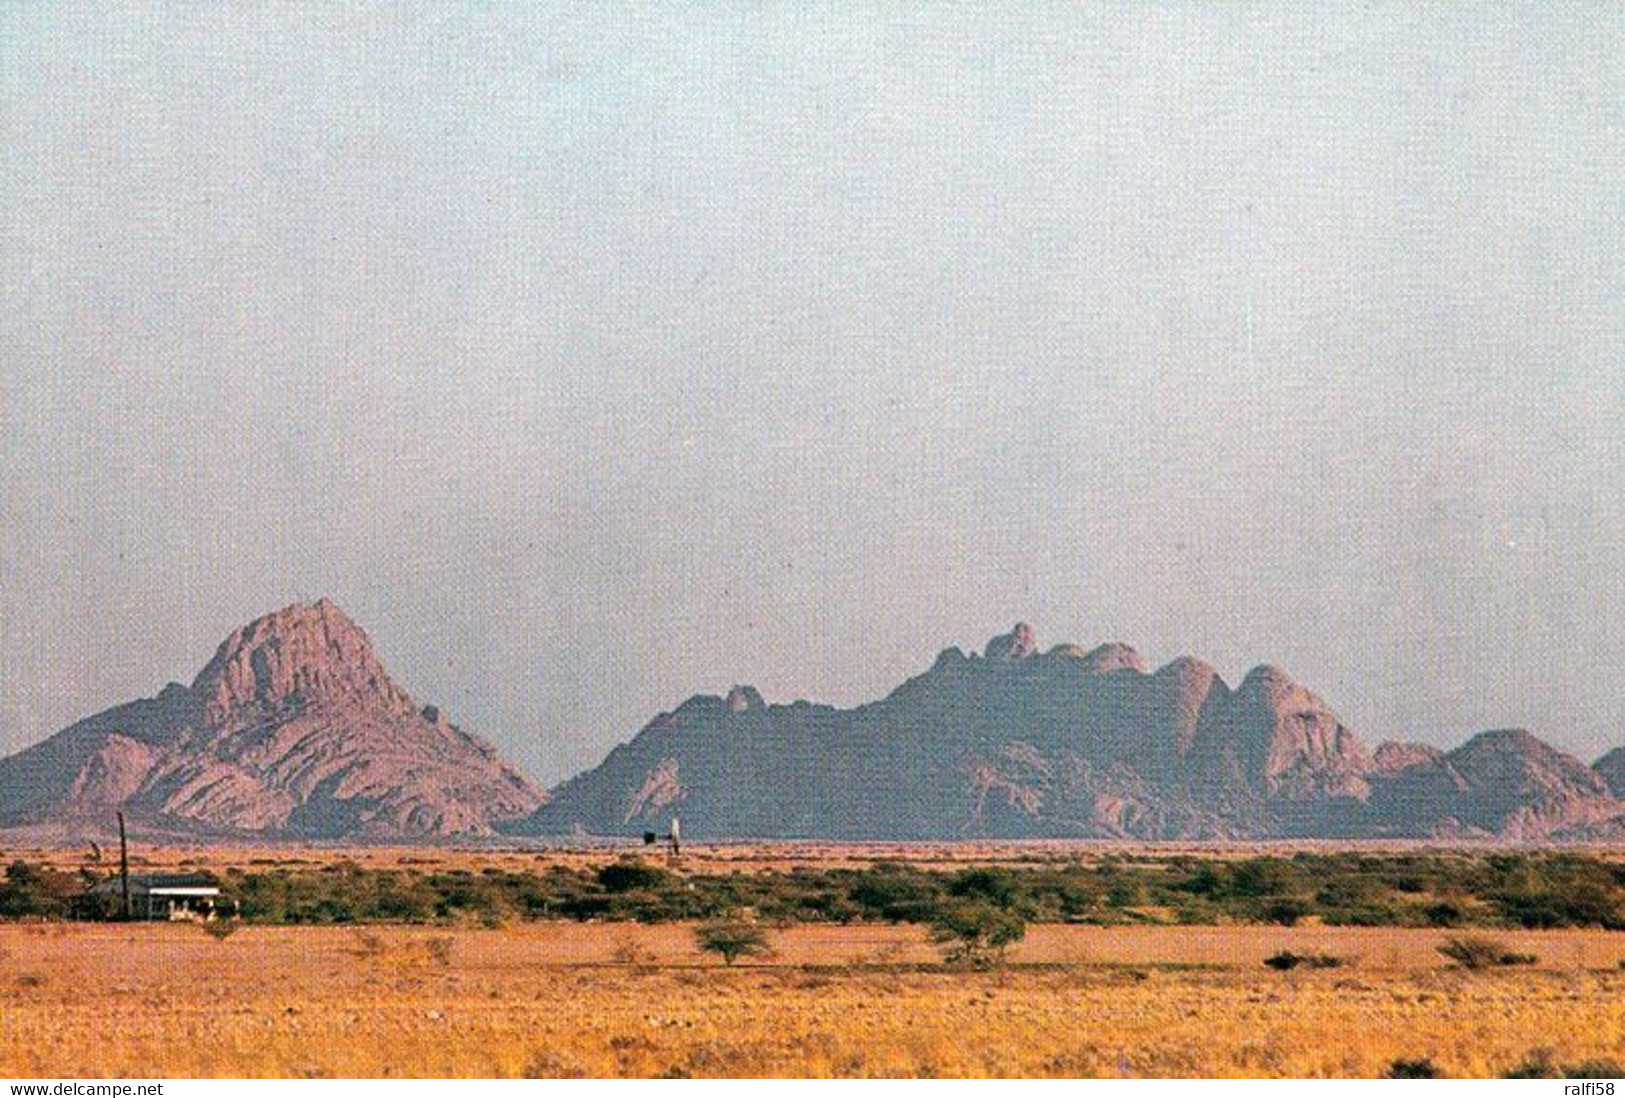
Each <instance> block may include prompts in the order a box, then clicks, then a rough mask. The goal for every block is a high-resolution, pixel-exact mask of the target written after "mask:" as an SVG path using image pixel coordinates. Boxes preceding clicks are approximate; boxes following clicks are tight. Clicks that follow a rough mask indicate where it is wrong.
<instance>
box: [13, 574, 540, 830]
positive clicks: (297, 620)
mask: <svg viewBox="0 0 1625 1098" xmlns="http://www.w3.org/2000/svg"><path fill="white" fill-rule="evenodd" d="M543 800H544V795H543V794H542V792H541V791H540V790H538V789H537V788H536V787H534V786H533V785H531V784H530V783H529V782H528V781H527V780H526V779H525V778H524V777H522V776H521V775H520V774H519V773H518V772H517V771H515V770H514V769H513V768H512V767H510V766H508V765H507V764H505V763H504V762H503V761H502V759H501V758H500V757H498V755H497V753H496V751H495V750H494V749H493V748H492V747H491V746H490V745H489V744H488V743H486V742H485V741H484V740H482V739H480V738H478V737H477V736H474V735H472V734H470V733H468V732H465V731H463V730H462V729H460V728H458V727H457V726H456V725H454V724H452V723H450V722H449V721H447V720H446V719H445V718H444V717H443V716H441V714H440V712H439V710H438V709H436V708H435V707H433V706H425V707H422V708H419V707H418V706H417V705H416V704H415V703H414V702H413V700H412V698H411V696H410V695H408V694H407V692H406V691H405V690H403V689H401V688H400V687H399V686H397V685H396V684H395V683H394V682H392V681H391V680H390V678H389V675H388V674H387V673H386V672H385V670H384V667H383V665H382V664H381V663H380V662H379V660H378V656H377V654H376V652H375V651H374V650H373V646H372V643H371V642H370V641H369V640H368V638H367V635H366V634H365V633H364V632H363V631H362V630H361V628H360V627H359V626H357V625H356V624H355V623H354V622H353V621H351V620H350V618H349V617H348V616H346V615H345V614H344V612H343V611H342V610H340V609H339V608H338V607H337V606H335V605H334V604H333V603H332V602H330V601H328V600H326V599H323V600H320V601H318V602H315V603H312V604H308V605H306V604H301V605H294V606H289V607H287V608H285V609H283V610H279V611H277V612H276V613H273V614H268V615H266V616H265V617H262V618H259V619H258V620H256V621H253V622H250V623H249V624H248V625H245V626H243V627H242V628H241V629H238V630H236V631H235V632H234V633H232V635H231V636H229V637H227V638H226V640H225V641H224V642H223V643H222V644H221V645H220V647H219V649H218V650H217V651H216V652H215V655H214V658H213V659H211V660H210V661H209V663H208V664H207V665H206V666H205V667H204V668H203V670H202V671H201V672H200V673H199V674H198V676H197V678H196V679H194V680H193V682H192V685H191V686H182V685H180V684H178V683H171V684H170V685H169V686H167V687H165V688H164V690H163V691H162V692H161V693H160V694H159V695H158V696H157V697H156V698H152V699H148V700H144V701H137V702H131V703H129V704H127V705H122V706H118V707H116V708H114V709H110V710H108V711H106V712H104V713H100V714H97V715H96V716H94V717H89V718H87V719H85V720H83V721H80V722H79V723H77V724H75V725H73V726H71V727H69V728H67V729H65V730H63V731H62V732H59V733H58V734H57V735H55V736H53V737H51V738H50V739H48V740H46V741H45V742H43V743H40V744H38V745H36V746H35V747H32V748H30V749H28V750H26V751H23V752H21V753H19V754H17V755H14V756H12V757H10V758H7V759H4V760H0V827H19V826H39V825H41V824H47V823H54V824H57V825H61V826H64V827H66V828H67V829H68V830H70V831H71V830H73V829H75V828H83V829H86V830H89V831H98V830H102V829H104V828H105V826H106V824H107V822H108V820H109V819H110V818H111V815H112V813H113V811H115V810H123V811H125V812H126V813H128V814H129V815H130V816H132V817H133V818H135V819H136V820H138V821H139V822H141V823H142V824H144V825H145V826H146V827H147V828H148V829H149V830H158V831H165V832H178V833H183V834H184V833H197V834H234V833H248V832H253V833H260V834H268V835H273V836H288V837H299V838H357V839H369V840H400V839H411V838H418V837H432V836H447V835H479V834H488V833H490V832H491V831H492V829H493V827H494V826H495V825H496V824H498V823H500V822H502V821H506V820H511V819H514V818H516V817H523V816H524V815H526V814H527V813H530V812H532V811H534V810H535V809H536V808H537V807H538V806H539V805H540V804H541V803H542V802H543Z"/></svg>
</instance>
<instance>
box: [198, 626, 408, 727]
mask: <svg viewBox="0 0 1625 1098" xmlns="http://www.w3.org/2000/svg"><path fill="white" fill-rule="evenodd" d="M192 691H193V693H195V694H197V695H199V696H200V697H202V698H203V699H204V705H205V708H206V711H207V713H208V715H209V718H210V720H211V721H213V722H214V723H216V724H227V723H231V722H233V721H241V720H245V719H258V718H261V717H263V716H264V715H266V714H271V713H275V712H277V711H278V710H281V709H283V708H286V707H288V706H290V705H306V706H314V705H357V706H361V707H364V708H366V709H367V710H369V711H371V712H375V713H391V714H403V713H405V712H406V711H408V710H410V709H411V708H412V699H411V698H409V697H408V696H407V694H406V691H404V690H402V689H400V688H399V687H397V686H396V685H395V684H394V683H392V682H390V681H389V676H388V675H387V674H386V673H385V672H384V668H383V665H382V664H380V663H379V662H378V657H377V655H375V654H374V652H373V648H372V643H371V641H369V640H368V639H367V635H366V634H365V633H363V632H362V631H361V628H360V627H359V626H357V625H356V624H355V622H353V621H351V620H350V619H349V618H348V617H346V616H345V614H344V612H343V611H341V610H340V609H339V608H338V607H337V606H334V605H333V604H332V603H331V602H329V601H328V600H326V599H322V600H321V601H319V602H316V603H314V604H313V605H309V606H303V605H299V606H290V607H288V608H287V609H286V610H282V611H279V612H277V613H275V614H268V615H267V616H265V617H263V618H260V619H259V620H258V621H254V622H250V623H249V624H248V625H245V626H243V627H242V628H241V629H239V630H237V631H236V632H235V633H233V634H232V635H231V636H230V637H227V638H226V640H225V642H224V643H223V644H221V646H220V648H219V650H218V651H216V652H215V655H214V659H212V660H210V661H209V664H208V666H207V667H205V668H204V669H203V670H202V672H201V673H199V675H198V677H197V679H196V680H194V681H193V683H192Z"/></svg>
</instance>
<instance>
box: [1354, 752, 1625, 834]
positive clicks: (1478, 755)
mask: <svg viewBox="0 0 1625 1098" xmlns="http://www.w3.org/2000/svg"><path fill="white" fill-rule="evenodd" d="M1401 753H1403V756H1404V757H1403V758H1402V757H1401ZM1377 757H1378V760H1379V763H1385V764H1386V766H1385V767H1384V769H1383V772H1382V775H1381V777H1380V778H1379V779H1378V780H1377V781H1376V782H1375V783H1374V787H1373V795H1372V798H1371V803H1370V808H1371V810H1372V815H1373V817H1374V819H1375V821H1376V822H1375V823H1374V829H1375V830H1376V831H1378V832H1379V833H1381V834H1385V835H1394V836H1397V837H1409V838H1426V837H1433V836H1439V835H1445V834H1449V835H1460V836H1498V837H1501V838H1506V839H1543V838H1550V837H1562V836H1564V835H1565V834H1566V833H1568V832H1571V831H1578V830H1582V829H1587V828H1591V827H1594V826H1597V825H1600V824H1603V823H1606V822H1608V821H1611V820H1613V819H1614V818H1616V817H1621V816H1622V815H1625V804H1622V803H1621V802H1620V800H1619V799H1618V798H1617V797H1616V796H1614V795H1613V794H1612V793H1610V791H1609V788H1608V783H1607V782H1605V781H1604V780H1603V778H1602V776H1601V775H1600V774H1598V773H1597V772H1596V771H1594V770H1593V769H1591V768H1590V767H1588V766H1586V765H1585V764H1584V763H1582V762H1581V761H1580V760H1578V759H1576V758H1574V757H1573V756H1572V755H1567V754H1564V753H1563V752H1561V751H1559V750H1557V749H1556V748H1555V747H1552V746H1551V745H1550V744H1547V743H1543V742H1541V741H1540V740H1538V739H1536V738H1535V737H1534V736H1532V735H1530V734H1529V733H1528V732H1527V731H1525V730H1523V729H1521V728H1511V729H1499V730H1496V731H1493V732H1481V733H1479V734H1478V735H1476V736H1474V737H1473V738H1472V739H1470V740H1468V741H1467V742H1466V743H1465V744H1463V745H1462V746H1460V747H1458V748H1456V749H1455V750H1454V751H1439V750H1437V749H1431V748H1422V747H1418V746H1417V745H1414V744H1411V745H1395V744H1384V745H1383V746H1382V747H1381V748H1379V749H1378V752H1377Z"/></svg>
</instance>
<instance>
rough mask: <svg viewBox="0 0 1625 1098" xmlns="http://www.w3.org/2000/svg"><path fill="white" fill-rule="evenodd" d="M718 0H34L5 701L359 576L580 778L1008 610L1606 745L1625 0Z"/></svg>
mask: <svg viewBox="0 0 1625 1098" xmlns="http://www.w3.org/2000/svg"><path fill="white" fill-rule="evenodd" d="M745 7H747V6H746V5H733V4H727V5H703V6H700V7H696V8H693V9H683V8H680V7H671V6H662V7H661V8H660V9H659V10H656V9H655V8H654V7H653V6H652V5H651V6H650V7H649V8H648V9H646V10H642V11H641V12H638V11H635V10H634V6H632V5H596V4H581V5H568V6H558V7H551V6H549V7H543V6H541V5H532V4H528V3H527V4H517V3H515V4H510V5H496V6H488V5H468V6H444V7H434V6H430V5H419V4H411V5H394V4H382V5H377V6H368V5H359V6H353V5H343V6H341V5H304V4H287V5H280V4H271V5H248V4H236V5H182V4H175V5H158V6H151V7H148V6H141V5H113V6H108V5H85V6H75V5H72V4H67V3H56V2H36V3H8V4H4V5H3V6H0V750H13V749H16V748H20V747H23V746H25V745H26V744H29V743H31V742H33V741H35V740H37V739H40V738H43V737H44V736H46V735H47V734H49V733H51V732H53V731H55V730H56V729H57V728H59V727H61V726H63V725H65V724H67V723H68V722H70V721H71V720H73V719H75V718H77V717H80V716H83V715H86V714H88V713H90V712H92V711H95V710H97V709H100V708H103V707H105V706H108V705H110V704H113V703H116V702H119V701H123V700H127V699H129V698H132V697H135V696H140V695H149V694H151V693H153V692H155V691H156V690H157V689H158V688H160V687H161V686H162V685H163V684H164V683H165V682H166V681H168V680H170V679H180V680H190V678H191V676H192V675H193V674H194V673H195V672H196V670H197V669H198V668H199V667H200V666H201V665H202V663H203V662H204V661H205V660H206V659H207V658H208V656H209V655H210V653H211V651H212V650H213V647H214V645H215V644H216V643H217V642H218V641H219V640H220V639H221V638H222V637H223V636H224V635H225V634H226V633H227V632H228V631H229V630H230V629H231V628H232V627H234V626H235V625H237V624H239V623H241V622H243V621H246V620H247V619H249V618H252V617H254V616H256V615H258V614H260V613H263V612H265V611H268V610H271V609H274V608H277V607H280V606H282V605H284V604H286V603H288V602H291V601H294V600H296V599H305V598H314V597H316V596H318V595H322V594H326V595H330V596H331V597H333V598H334V599H336V600H337V601H338V602H339V603H340V604H341V605H343V606H344V607H345V608H346V609H348V610H349V612H350V613H351V614H352V615H353V616H354V617H355V618H356V619H357V620H358V621H359V622H361V624H362V625H363V626H364V627H366V628H367V629H368V631H369V632H370V633H371V635H372V637H373V639H374V641H375V642H376V643H377V645H378V647H379V649H380V651H381V654H382V656H383V658H384V660H385V662H386V664H387V665H388V666H389V667H390V668H391V669H392V671H393V672H394V674H395V676H396V678H397V679H399V680H400V682H401V683H402V685H404V686H406V687H407V688H408V689H409V690H411V691H412V692H413V693H414V695H415V696H417V697H418V698H419V699H420V700H423V701H434V702H437V703H439V704H440V705H441V706H442V707H443V708H445V709H446V710H447V712H448V713H449V714H450V715H451V716H452V717H453V719H455V720H458V721H460V722H461V723H464V724H466V725H468V726H470V727H473V728H476V729H478V730H480V731H482V732H485V733H486V734H488V735H490V736H491V737H492V738H493V739H495V740H496V741H497V742H498V743H499V744H500V745H501V746H502V747H503V748H505V749H507V750H508V751H509V752H510V753H511V754H512V755H513V757H514V758H515V759H516V760H517V761H518V762H519V763H520V764H521V765H522V766H523V767H525V768H526V769H528V770H529V771H530V772H531V773H532V774H533V775H534V776H535V777H537V778H539V779H542V780H545V781H549V782H551V781H554V780H556V779H559V778H561V777H564V776H566V775H567V774H569V773H570V772H573V771H574V770H575V769H577V768H579V767H581V766H583V765H585V764H588V763H590V762H593V761H596V759H597V757H598V756H599V755H600V754H601V753H602V752H603V751H604V750H605V749H607V748H608V747H609V746H611V745H612V744H614V743H615V742H618V741H620V740H624V739H626V738H628V737H630V736H631V735H632V733H633V732H634V731H635V730H636V729H637V727H638V726H639V725H641V724H642V722H643V721H644V720H645V719H647V718H648V717H649V716H651V715H652V714H653V713H655V712H656V711H657V710H660V709H664V708H670V707H671V706H673V705H675V704H676V703H677V702H679V701H681V700H682V699H683V698H684V697H686V696H688V695H689V694H691V693H695V692H698V691H702V690H703V691H714V690H722V689H726V688H727V686H728V685H729V684H730V683H733V682H736V681H739V682H751V683H755V684H757V685H758V686H759V687H760V688H761V689H762V690H763V691H764V693H765V694H766V695H767V696H768V697H769V698H770V699H773V700H789V699H792V698H796V697H811V698H817V699H822V700H828V701H833V702H839V703H852V702H858V701H863V700H867V699H870V698H872V697H874V696H876V695H877V694H879V693H881V692H882V691H884V690H885V689H887V688H888V687H890V686H891V685H893V684H895V683H896V682H898V681H899V680H900V679H901V678H902V677H903V676H905V675H907V674H910V673H913V672H916V671H918V670H921V669H923V668H924V667H925V666H927V665H928V664H929V663H930V661H931V659H932V657H933V656H934V655H935V653H936V651H937V650H938V649H939V648H941V647H943V646H945V645H948V644H959V645H962V646H965V647H967V648H968V647H977V648H979V647H980V646H981V645H982V642H983V641H984V640H985V639H986V637H987V636H988V635H990V634H992V633H994V632H996V631H1002V630H1003V629H1005V628H1007V627H1008V626H1009V625H1010V624H1011V622H1013V621H1014V620H1015V619H1017V618H1023V619H1027V620H1030V621H1032V622H1033V623H1034V624H1035V625H1036V626H1037V628H1038V630H1039V633H1040V637H1041V639H1042V640H1044V641H1045V642H1057V641H1061V640H1076V641H1080V642H1083V643H1092V642H1095V641H1099V640H1105V639H1121V640H1125V641H1128V642H1130V643H1133V644H1135V645H1136V646H1137V647H1139V648H1140V649H1141V650H1142V651H1143V652H1145V653H1146V654H1147V656H1148V657H1149V658H1150V659H1151V660H1152V661H1154V662H1158V663H1160V662H1162V661H1164V660H1167V659H1170V658H1172V657H1174V656H1176V655H1179V654H1181V653H1184V652H1191V653H1194V654H1197V655H1200V656H1203V657H1205V658H1207V659H1210V660H1212V661H1213V662H1214V663H1216V664H1217V665H1218V667H1219V669H1220V671H1221V672H1222V673H1223V674H1225V675H1226V677H1228V678H1230V679H1231V681H1234V680H1235V679H1236V678H1237V677H1238V676H1239V675H1240V674H1242V673H1243V672H1244V671H1245V670H1246V669H1247V668H1248V667H1249V666H1251V665H1252V664H1255V663H1259V662H1264V661H1270V662H1277V663H1281V664H1283V665H1284V666H1286V667H1287V668H1288V669H1289V670H1290V671H1291V672H1293V674H1294V675H1296V676H1297V677H1298V678H1300V679H1302V680H1303V681H1305V682H1306V683H1308V684H1310V685H1311V686H1313V687H1315V688H1316V689H1318V690H1319V691H1321V692H1322V693H1323V694H1324V695H1326V697H1327V698H1328V700H1329V701H1331V703H1332V704H1333V706H1334V707H1335V708H1337V709H1338V711H1339V712H1340V713H1341V714H1342V715H1343V717H1344V718H1345V720H1347V721H1348V722H1349V723H1351V724H1352V725H1353V726H1354V727H1356V728H1357V729H1358V730H1360V731H1361V732H1362V734H1364V735H1365V736H1366V737H1367V738H1368V740H1370V741H1371V742H1373V743H1375V742H1376V741H1377V740H1380V739H1382V738H1385V737H1407V738H1417V739H1421V740H1427V741H1432V742H1438V743H1453V742H1456V741H1458V740H1459V739H1461V738H1463V737H1465V736H1466V735H1467V734H1470V733H1472V732H1474V731H1478V730H1481V729H1483V728H1487V727H1497V726H1504V725H1526V726H1528V727H1530V728H1532V729H1534V730H1535V731H1537V732H1538V733H1539V734H1541V735H1543V736H1546V737H1547V738H1549V739H1551V740H1552V741H1554V742H1555V743H1558V744H1559V745H1561V746H1564V747H1566V748H1568V749H1571V750H1574V751H1576V752H1578V753H1579V754H1581V755H1582V756H1584V757H1585V758H1587V759H1590V758H1591V757H1594V756H1595V755H1597V754H1598V753H1600V752H1601V751H1602V750H1603V748H1605V747H1607V746H1611V745H1616V744H1620V743H1625V673H1622V670H1621V669H1622V668H1625V261H1622V256H1625V7H1622V6H1621V5H1619V4H1615V3H1598V4H1594V5H1569V6H1564V5H1530V6H1527V7H1519V6H1512V5H1507V4H1499V3H1497V4H1486V5H1483V6H1460V7H1451V6H1447V5H1431V4H1429V5H1423V4H1409V3H1404V4H1395V5H1392V6H1383V5H1366V4H1362V5H1359V6H1358V7H1351V8H1348V9H1344V10H1343V11H1342V13H1341V14H1332V13H1323V12H1322V11H1321V8H1322V5H1319V4H1302V5H1298V4H1268V5H1261V6H1258V7H1254V8H1251V9H1248V8H1244V7H1240V6H1236V5H1196V4H1189V5H1187V4H1171V5H1167V6H1153V5H1132V4H1109V5H1100V6H1098V7H1094V8H1088V7H1084V8H1083V9H1082V10H1079V6H1076V5H1072V4H1061V5H1057V6H1055V7H1054V8H1051V9H1049V10H1047V11H1042V12H1035V13H1030V14H1023V12H1022V9H1023V8H1025V7H1026V5H992V4H989V5H986V6H985V10H983V11H981V12H976V11H974V10H970V9H967V8H965V7H962V6H959V5H953V6H948V5H938V4H924V3H905V4H887V5H881V6H878V7H873V8H871V7H866V6H860V5H857V4H847V3H841V4H834V5H829V6H824V7H814V8H806V9H802V8H801V7H800V6H799V5H798V6H796V7H797V10H795V11H792V10H791V5H788V4H785V5H767V6H760V7H754V6H752V7H751V9H750V11H744V10H740V9H743V8H745ZM607 8H617V9H621V10H619V12H618V13H617V12H611V11H606V10H604V9H607ZM730 9H731V10H730ZM1311 11H1313V12H1314V13H1315V14H1313V15H1312V16H1310V15H1308V14H1307V13H1309V12H1311Z"/></svg>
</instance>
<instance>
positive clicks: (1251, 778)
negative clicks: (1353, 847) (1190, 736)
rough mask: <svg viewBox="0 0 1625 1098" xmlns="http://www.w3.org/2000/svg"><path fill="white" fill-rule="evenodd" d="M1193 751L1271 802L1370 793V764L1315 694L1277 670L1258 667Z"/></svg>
mask: <svg viewBox="0 0 1625 1098" xmlns="http://www.w3.org/2000/svg"><path fill="white" fill-rule="evenodd" d="M1196 750H1197V751H1199V752H1201V753H1202V754H1204V755H1205V756H1206V757H1207V758H1206V761H1207V762H1208V764H1209V765H1210V766H1212V767H1216V768H1217V769H1218V770H1219V771H1223V772H1226V773H1228V774H1230V775H1232V776H1233V777H1235V778H1238V779H1239V780H1241V781H1243V782H1249V783H1253V782H1257V783H1261V785H1262V788H1263V791H1264V792H1265V793H1266V794H1267V795H1270V796H1286V797H1289V798H1304V797H1314V796H1327V795H1330V796H1346V797H1356V798H1363V797H1364V796H1366V795H1367V794H1368V793H1369V792H1370V789H1369V786H1368V785H1367V783H1366V780H1365V775H1366V774H1367V772H1369V771H1370V770H1371V766H1372V763H1371V757H1370V755H1369V754H1368V753H1367V752H1366V749H1365V747H1364V746H1363V745H1362V744H1361V743H1360V740H1359V737H1357V736H1356V735H1355V734H1354V733H1353V732H1352V731H1350V730H1349V729H1348V728H1347V727H1345V726H1344V725H1343V723H1342V722H1341V721H1339V720H1338V719H1337V715H1336V714H1334V713H1333V712H1332V711H1331V709H1330V708H1329V707H1328V706H1327V705H1326V703H1325V702H1323V701H1322V700H1321V699H1320V698H1319V697H1318V696H1317V695H1316V694H1314V693H1313V692H1311V691H1310V690H1308V689H1306V688H1305V687H1303V686H1300V685H1299V684H1297V683H1296V682H1293V681H1292V678H1291V677H1290V676H1289V675H1287V673H1286V672H1285V671H1282V670H1281V669H1280V668H1278V667H1269V666H1265V667H1257V668H1254V669H1253V670H1252V671H1251V672H1249V673H1248V675H1247V677H1246V678H1245V679H1244V680H1242V683H1241V686H1239V687H1238V688H1237V689H1236V692H1235V693H1234V694H1233V695H1232V696H1231V697H1230V700H1229V702H1228V704H1227V705H1226V706H1225V709H1224V712H1223V715H1222V716H1221V717H1220V718H1219V719H1218V720H1217V721H1216V722H1215V725H1214V727H1213V729H1212V732H1211V734H1209V733H1207V732H1206V731H1205V730H1204V732H1203V733H1202V734H1201V735H1199V737H1198V745H1197V747H1196Z"/></svg>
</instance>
